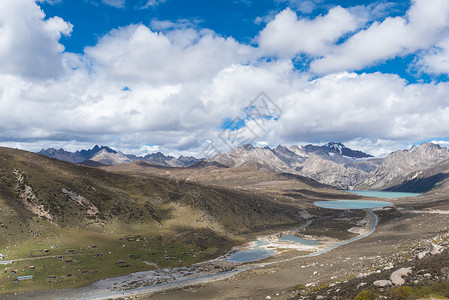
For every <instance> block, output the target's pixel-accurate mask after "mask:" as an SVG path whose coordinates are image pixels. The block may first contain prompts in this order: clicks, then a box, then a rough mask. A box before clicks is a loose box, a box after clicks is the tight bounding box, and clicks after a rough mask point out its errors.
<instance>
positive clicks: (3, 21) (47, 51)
mask: <svg viewBox="0 0 449 300" xmlns="http://www.w3.org/2000/svg"><path fill="white" fill-rule="evenodd" d="M71 32H72V25H71V24H70V23H67V22H65V21H64V20H62V19H61V18H59V17H53V18H49V19H45V14H44V12H43V11H42V10H41V9H40V8H39V6H37V5H36V3H35V2H34V1H33V0H2V1H0V72H1V73H9V74H20V75H22V76H26V77H33V78H41V79H42V78H51V77H55V76H58V75H60V74H61V73H63V71H64V68H63V56H62V53H63V52H64V46H63V45H61V44H60V43H59V39H60V38H61V35H70V33H71Z"/></svg>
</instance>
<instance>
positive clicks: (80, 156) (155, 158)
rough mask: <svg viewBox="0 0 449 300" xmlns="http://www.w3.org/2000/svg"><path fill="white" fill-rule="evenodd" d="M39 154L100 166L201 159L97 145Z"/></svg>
mask: <svg viewBox="0 0 449 300" xmlns="http://www.w3.org/2000/svg"><path fill="white" fill-rule="evenodd" d="M38 154H41V155H45V156H48V157H52V158H56V159H59V160H64V161H68V162H72V163H78V164H82V165H87V166H92V167H98V166H101V165H118V164H123V163H130V162H133V161H137V160H141V161H145V162H148V163H152V164H156V165H160V166H166V167H188V166H190V165H193V164H196V163H198V162H200V161H202V160H201V159H197V158H195V157H192V156H182V155H181V156H180V157H178V158H175V157H173V156H166V155H164V154H163V153H161V152H157V153H151V154H147V155H145V156H136V155H133V154H123V153H122V152H119V151H115V150H113V149H111V148H109V147H107V146H101V147H100V146H98V145H95V146H94V147H93V148H92V149H89V150H81V151H76V152H69V151H65V150H64V149H54V148H48V149H42V150H41V151H39V152H38Z"/></svg>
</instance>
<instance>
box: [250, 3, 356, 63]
mask: <svg viewBox="0 0 449 300" xmlns="http://www.w3.org/2000/svg"><path fill="white" fill-rule="evenodd" d="M359 25H360V24H358V21H357V18H356V16H354V15H352V14H351V13H350V12H349V11H347V10H346V9H344V8H342V7H339V6H337V7H335V8H332V9H331V10H329V13H328V14H327V15H324V16H318V17H316V18H314V19H305V18H299V19H298V17H297V15H296V13H295V12H294V11H292V10H291V9H289V8H287V9H286V10H284V11H282V12H281V13H279V14H278V15H276V17H275V18H274V20H273V21H271V22H269V23H268V24H267V26H266V27H265V28H264V29H263V30H262V31H261V32H260V35H259V37H258V43H259V46H260V47H261V48H262V49H263V50H264V51H266V52H268V53H269V54H274V55H278V56H280V57H293V56H295V55H296V54H298V53H307V54H311V55H321V54H322V53H326V52H327V50H328V48H329V47H330V46H332V45H333V44H334V43H335V42H336V41H337V40H338V39H339V38H340V37H342V36H343V35H344V34H346V33H348V32H351V31H354V30H355V29H357V28H358V26H359Z"/></svg>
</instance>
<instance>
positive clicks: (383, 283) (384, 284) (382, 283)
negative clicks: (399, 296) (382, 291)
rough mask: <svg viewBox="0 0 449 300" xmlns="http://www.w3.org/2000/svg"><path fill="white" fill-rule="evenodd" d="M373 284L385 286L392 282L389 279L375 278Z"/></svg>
mask: <svg viewBox="0 0 449 300" xmlns="http://www.w3.org/2000/svg"><path fill="white" fill-rule="evenodd" d="M374 285H375V286H377V287H386V286H391V285H393V283H392V282H391V281H390V280H376V281H374Z"/></svg>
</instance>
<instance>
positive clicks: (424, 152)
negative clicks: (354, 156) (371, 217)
mask: <svg viewBox="0 0 449 300" xmlns="http://www.w3.org/2000/svg"><path fill="white" fill-rule="evenodd" d="M448 159H449V149H447V148H444V147H441V146H439V145H436V144H432V143H424V144H421V145H419V146H413V147H412V148H411V149H410V150H399V151H395V152H393V153H391V154H390V155H388V156H387V157H386V158H385V159H384V160H383V161H382V163H381V164H380V165H379V166H378V167H377V168H376V170H375V171H373V172H371V173H370V174H369V176H368V177H366V178H365V179H363V180H362V181H361V182H360V183H358V184H357V187H356V188H357V189H371V190H377V189H390V190H391V189H393V190H398V187H396V188H394V187H395V186H401V185H402V184H403V183H404V182H407V181H409V182H410V181H411V180H414V179H415V178H418V177H419V176H421V177H422V176H423V175H424V174H432V173H433V172H432V170H436V169H441V166H440V164H441V163H443V162H444V161H446V160H448ZM433 175H435V174H433ZM401 190H403V189H401ZM407 191H410V188H407Z"/></svg>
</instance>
